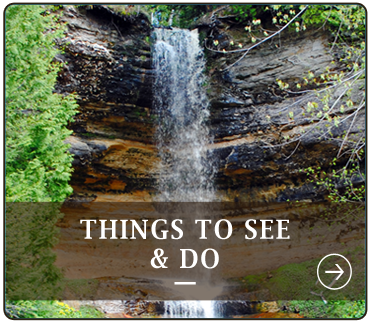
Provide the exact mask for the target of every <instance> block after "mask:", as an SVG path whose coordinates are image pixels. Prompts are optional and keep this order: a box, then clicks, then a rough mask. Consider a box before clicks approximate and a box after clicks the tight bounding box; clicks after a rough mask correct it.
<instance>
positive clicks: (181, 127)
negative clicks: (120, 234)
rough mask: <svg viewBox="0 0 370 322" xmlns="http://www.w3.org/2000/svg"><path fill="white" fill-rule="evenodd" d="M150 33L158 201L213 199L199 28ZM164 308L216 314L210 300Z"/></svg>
mask: <svg viewBox="0 0 370 322" xmlns="http://www.w3.org/2000/svg"><path fill="white" fill-rule="evenodd" d="M154 37H155V45H154V68H155V71H156V79H155V83H154V96H155V100H154V105H155V109H156V115H157V131H156V142H157V146H158V151H159V156H160V160H161V165H160V174H159V179H158V190H159V196H158V200H159V201H163V202H211V201H215V191H214V186H213V177H214V169H215V167H214V164H213V160H212V156H211V155H210V153H209V151H208V149H207V146H208V145H209V144H210V143H211V142H212V138H211V136H210V133H209V128H208V126H207V119H208V117H209V109H208V105H209V104H208V99H207V96H206V93H205V90H204V84H205V78H204V75H203V71H204V67H205V61H204V57H203V51H202V49H201V47H200V46H199V38H198V32H197V30H194V31H189V30H182V29H176V28H173V29H164V28H157V29H155V31H154ZM194 216H195V215H194ZM195 238H196V237H195V236H194V240H195ZM202 279H203V280H204V279H206V277H205V276H202ZM165 306H166V312H167V313H166V315H165V316H166V317H172V318H176V317H184V318H197V317H198V318H199V317H207V318H211V317H215V313H214V303H213V301H167V302H166V303H165Z"/></svg>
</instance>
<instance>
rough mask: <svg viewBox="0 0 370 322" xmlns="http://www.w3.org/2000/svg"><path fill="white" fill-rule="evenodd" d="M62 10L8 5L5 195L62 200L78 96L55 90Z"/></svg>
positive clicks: (14, 198)
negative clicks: (56, 40)
mask: <svg viewBox="0 0 370 322" xmlns="http://www.w3.org/2000/svg"><path fill="white" fill-rule="evenodd" d="M57 19H58V16H57V15H56V14H54V13H53V12H52V11H51V9H45V8H42V7H41V6H38V5H11V6H9V7H8V8H7V10H6V200H7V201H17V202H20V201H35V202H38V201H44V202H45V201H51V202H55V201H62V200H64V199H65V197H66V196H68V195H69V194H71V193H72V188H71V187H70V186H69V185H68V181H69V178H70V174H71V171H72V169H71V161H72V156H71V155H70V154H69V153H68V152H67V149H68V146H67V145H66V144H64V143H63V141H64V140H65V139H66V138H67V137H68V136H69V135H70V134H71V131H69V130H67V129H66V125H67V123H68V121H71V120H72V119H71V118H72V116H73V115H74V114H75V113H76V111H75V110H76V107H77V105H76V103H75V100H74V97H73V96H62V95H60V94H57V93H54V92H53V90H54V86H55V82H56V78H57V74H58V71H59V69H60V66H61V64H60V63H57V62H55V60H54V58H55V56H56V54H57V53H58V52H59V50H58V49H57V48H56V46H55V43H54V39H55V38H57V37H61V36H62V35H63V29H62V28H61V27H62V26H61V25H60V24H58V22H57Z"/></svg>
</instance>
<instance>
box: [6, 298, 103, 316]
mask: <svg viewBox="0 0 370 322" xmlns="http://www.w3.org/2000/svg"><path fill="white" fill-rule="evenodd" d="M6 314H7V316H8V317H10V318H20V319H43V318H48V319H58V318H59V319H60V318H69V319H81V318H85V319H86V318H95V319H99V318H104V314H103V313H102V312H100V311H98V310H97V309H95V308H93V307H91V306H82V307H81V308H80V309H79V310H76V309H74V308H73V307H70V306H69V305H68V304H66V303H63V302H59V301H12V302H7V303H6Z"/></svg>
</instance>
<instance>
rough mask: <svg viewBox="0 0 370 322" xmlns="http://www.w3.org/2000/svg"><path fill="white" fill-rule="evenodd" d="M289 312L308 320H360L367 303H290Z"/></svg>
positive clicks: (361, 301) (343, 301)
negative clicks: (298, 314)
mask: <svg viewBox="0 0 370 322" xmlns="http://www.w3.org/2000/svg"><path fill="white" fill-rule="evenodd" d="M285 305H286V306H288V308H289V309H288V311H294V312H297V311H299V313H300V314H302V315H303V316H304V317H306V318H311V319H318V318H331V319H333V318H334V319H335V318H341V319H360V318H362V317H363V316H364V315H365V312H366V306H365V301H364V300H360V301H346V300H341V301H328V302H327V303H324V302H323V301H290V302H289V303H287V304H285Z"/></svg>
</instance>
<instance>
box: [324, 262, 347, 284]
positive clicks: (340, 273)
mask: <svg viewBox="0 0 370 322" xmlns="http://www.w3.org/2000/svg"><path fill="white" fill-rule="evenodd" d="M335 266H337V267H338V268H339V271H325V273H333V274H338V276H337V278H336V279H335V280H336V281H337V280H339V278H340V277H341V276H342V274H343V273H344V271H343V270H342V269H341V268H340V266H339V265H338V264H335Z"/></svg>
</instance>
